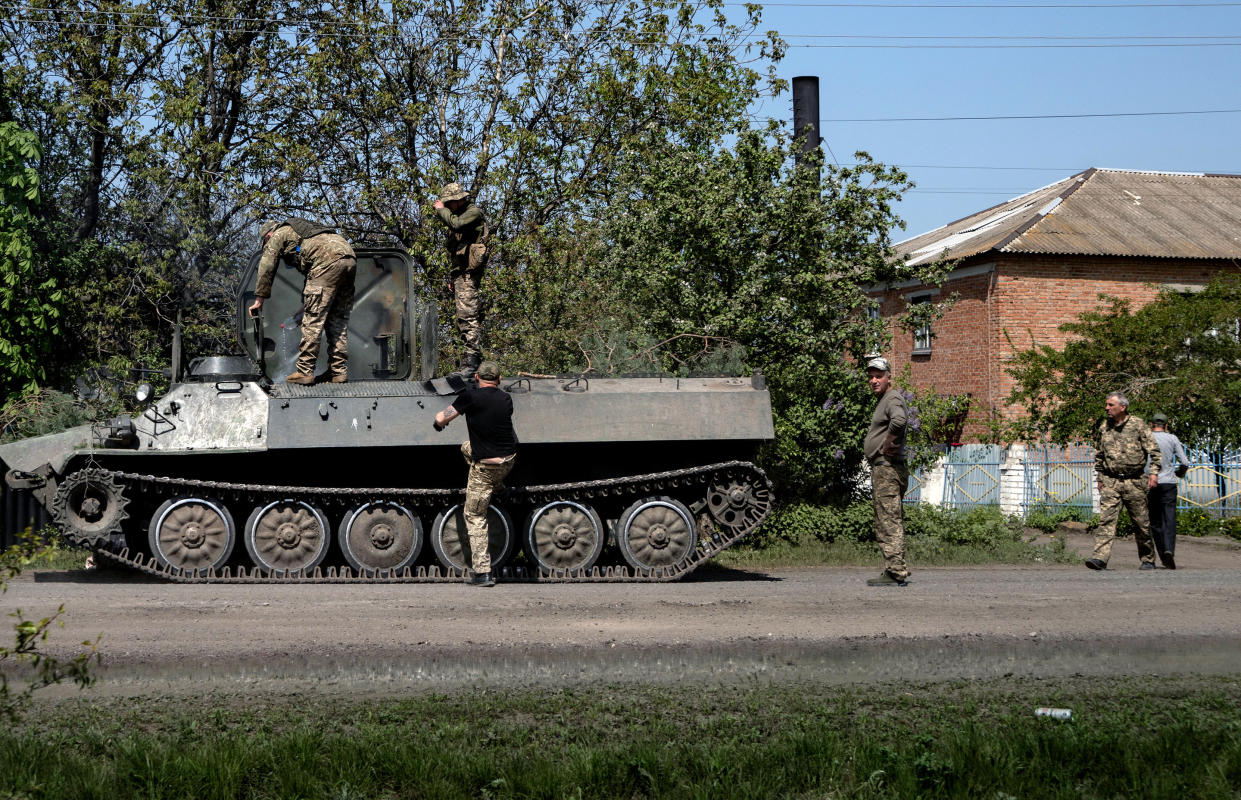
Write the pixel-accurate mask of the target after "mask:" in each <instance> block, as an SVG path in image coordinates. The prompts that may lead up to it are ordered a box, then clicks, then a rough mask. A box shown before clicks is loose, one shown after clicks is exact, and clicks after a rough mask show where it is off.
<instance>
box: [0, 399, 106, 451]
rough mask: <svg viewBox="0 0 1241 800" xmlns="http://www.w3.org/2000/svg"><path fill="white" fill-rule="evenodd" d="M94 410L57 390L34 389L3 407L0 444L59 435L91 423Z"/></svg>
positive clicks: (0, 421) (1, 408) (0, 411)
mask: <svg viewBox="0 0 1241 800" xmlns="http://www.w3.org/2000/svg"><path fill="white" fill-rule="evenodd" d="M92 416H93V411H92V409H90V408H88V407H87V406H84V405H82V404H81V403H79V402H78V401H77V400H75V399H74V398H73V396H72V395H69V394H66V393H64V392H59V391H56V390H55V389H34V390H31V391H26V392H23V393H21V394H20V395H18V396H17V397H15V398H13V399H11V400H9V401H8V402H7V403H5V404H4V406H3V407H0V442H10V441H13V440H15V439H25V438H28V437H31V436H42V435H44V434H47V433H58V432H60V431H63V430H67V429H69V428H72V427H74V426H75V425H82V424H84V423H86V422H89V421H90V420H91V417H92Z"/></svg>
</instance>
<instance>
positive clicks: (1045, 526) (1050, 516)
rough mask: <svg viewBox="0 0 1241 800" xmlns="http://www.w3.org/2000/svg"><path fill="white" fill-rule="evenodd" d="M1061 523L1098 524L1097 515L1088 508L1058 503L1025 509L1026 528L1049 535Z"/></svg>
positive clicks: (1038, 504) (1042, 504)
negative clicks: (1035, 529)
mask: <svg viewBox="0 0 1241 800" xmlns="http://www.w3.org/2000/svg"><path fill="white" fill-rule="evenodd" d="M1061 522H1084V523H1086V524H1087V525H1094V524H1097V522H1098V515H1097V514H1095V513H1094V512H1093V511H1092V510H1091V509H1089V508H1083V507H1081V506H1070V505H1063V504H1060V503H1036V504H1034V505H1031V506H1030V507H1029V508H1028V509H1026V516H1025V524H1026V527H1029V528H1037V529H1038V530H1040V531H1043V532H1044V533H1051V532H1052V531H1054V530H1055V529H1056V527H1057V526H1059V525H1060V523H1061Z"/></svg>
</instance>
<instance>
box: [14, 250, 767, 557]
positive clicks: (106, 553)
mask: <svg viewBox="0 0 1241 800" xmlns="http://www.w3.org/2000/svg"><path fill="white" fill-rule="evenodd" d="M359 256H360V258H359V291H358V299H357V301H356V302H355V307H354V318H353V319H351V325H350V352H351V359H350V378H351V380H350V382H349V383H345V384H332V383H322V384H316V385H313V386H300V385H293V384H285V383H274V384H273V383H271V382H270V380H268V379H267V378H266V377H265V376H263V375H261V374H260V373H261V372H262V371H263V369H262V366H260V365H265V364H266V363H267V362H269V361H270V362H279V361H280V360H281V359H282V358H286V357H287V349H285V350H282V348H281V345H280V343H279V342H277V341H275V340H274V339H273V338H271V337H268V336H266V335H263V334H262V333H261V332H259V331H257V330H255V329H253V328H252V329H251V330H250V331H249V332H248V333H250V334H251V335H249V336H247V335H246V334H247V331H246V329H245V327H241V326H239V327H241V330H240V331H239V332H240V333H242V334H243V341H246V342H247V345H248V346H249V353H248V356H249V358H248V359H241V360H240V362H239V361H238V360H237V359H235V358H234V359H228V358H224V359H209V360H207V362H204V363H200V364H198V365H196V367H195V368H194V369H191V370H190V371H189V372H188V374H187V375H186V376H184V377H182V376H176V377H179V378H181V380H179V381H177V382H174V383H173V385H172V388H171V389H170V391H169V392H168V393H167V394H165V395H164V396H163V397H161V398H159V399H158V400H157V401H156V402H154V403H152V404H151V405H150V406H149V407H147V408H146V409H145V410H144V412H143V413H142V414H141V415H140V416H136V417H135V418H134V419H132V420H116V421H113V422H112V423H111V424H110V425H108V426H88V427H83V428H77V429H73V430H71V431H67V432H65V433H62V434H55V435H52V436H47V437H40V438H38V439H31V440H26V441H23V442H17V443H14V444H10V445H5V446H2V447H0V459H3V461H4V462H5V467H6V468H7V470H8V472H7V480H8V482H9V484H10V485H11V486H13V487H14V488H25V489H28V490H30V491H32V492H33V493H34V494H35V496H36V497H37V498H38V499H39V500H40V501H41V502H43V503H44V504H45V505H46V506H47V507H48V509H49V511H50V512H51V514H52V517H53V519H54V520H55V522H56V523H57V525H58V526H59V527H60V528H61V529H62V530H63V531H64V532H65V534H66V535H67V536H68V537H69V538H70V539H72V540H74V541H76V542H79V543H81V544H84V545H86V546H89V547H91V548H94V549H95V550H96V551H97V552H98V553H99V554H100V556H101V558H106V559H111V560H113V561H119V562H123V563H125V564H127V565H129V566H131V567H133V568H135V569H140V570H143V571H146V572H149V573H153V574H156V575H159V576H160V577H163V578H166V579H169V580H177V581H246V582H252V581H269V580H270V581H289V580H303V581H354V580H360V581H376V580H379V581H435V580H460V579H461V577H462V576H463V575H464V574H465V571H466V569H467V567H468V565H469V550H468V548H469V545H468V539H467V537H466V535H465V525H464V520H463V515H462V513H461V503H462V500H463V499H464V490H463V487H464V485H465V477H466V472H467V465H466V463H465V461H464V459H463V458H462V456H461V454H460V452H459V446H460V444H461V442H462V441H463V439H464V438H465V436H466V428H465V424H464V421H461V422H459V423H457V424H456V425H454V426H453V427H451V428H450V429H448V430H447V431H444V432H437V431H436V430H434V429H433V427H432V422H433V420H434V417H435V414H436V412H438V411H440V410H442V409H444V408H445V407H447V406H448V405H449V404H450V402H451V401H452V400H453V399H454V396H455V393H456V391H457V390H458V389H460V387H461V384H460V383H459V382H452V383H450V382H449V381H446V380H444V379H442V378H439V379H434V378H431V374H433V372H434V353H435V347H434V345H435V335H434V334H435V328H436V324H435V319H434V314H433V313H432V312H431V311H429V309H428V308H426V307H420V306H418V305H417V304H416V303H413V302H411V301H410V300H409V298H410V297H411V293H410V292H409V291H408V274H407V272H406V274H405V275H399V274H397V275H394V274H392V273H393V272H394V271H396V272H399V271H400V270H402V269H404V270H408V263H407V261H406V260H405V259H404V257H403V256H401V255H400V254H398V253H392V252H388V251H383V252H382V253H379V254H375V253H369V252H360V253H359ZM253 267H254V262H253V261H252V262H251V269H250V270H249V271H248V273H247V276H246V281H245V282H243V289H242V291H241V292H239V319H242V320H244V317H242V314H243V313H244V307H245V306H246V305H247V304H248V302H249V299H250V297H249V295H248V293H247V286H248V287H249V288H250V289H252V287H253V280H254V276H253ZM286 283H288V284H289V287H290V289H289V291H286V292H285V293H284V295H283V296H281V295H279V294H274V295H273V298H272V300H271V301H269V302H268V305H267V306H265V310H266V309H267V308H268V307H271V306H275V308H274V309H272V310H273V311H274V316H275V318H277V319H281V318H284V319H285V322H284V324H285V325H286V326H288V325H289V324H290V320H291V319H292V318H293V317H294V314H293V313H292V312H291V311H290V309H292V308H293V305H292V303H293V299H294V297H293V296H292V288H293V287H294V286H297V287H300V284H297V283H296V282H295V281H293V280H288V281H286ZM279 285H280V282H278V283H277V288H279ZM402 286H404V287H405V288H403V289H402ZM374 287H379V289H380V290H381V291H375V290H374ZM377 295H382V298H381V299H383V302H382V303H380V302H376V301H375V298H376V296H377ZM281 303H284V304H285V305H286V306H287V307H286V308H283V309H282V308H281V307H280V306H281ZM394 304H395V305H396V306H397V307H396V308H394V307H393V305H394ZM368 307H369V308H370V309H371V313H369V314H368V311H367V309H368ZM286 311H289V312H290V313H289V314H288V317H287V318H285V316H284V315H285V312H286ZM294 327H295V326H294ZM282 330H284V329H282ZM368 343H369V344H368ZM174 361H175V359H174ZM278 370H279V368H277V371H278ZM368 373H369V374H368ZM278 377H279V375H277V378H278ZM501 388H502V389H503V390H504V391H506V392H508V393H509V394H510V395H511V396H512V399H513V405H514V417H513V422H514V426H515V428H516V430H517V433H518V436H519V438H520V440H521V445H520V449H519V452H518V457H517V464H516V466H515V467H514V469H513V471H512V473H511V474H510V475H509V477H508V479H507V481H506V483H507V487H506V488H505V489H504V490H503V491H501V492H499V493H498V494H497V495H496V496H495V497H494V498H493V504H492V507H491V510H490V532H491V555H492V561H493V564H494V565H495V568H496V571H497V572H498V574H499V576H500V577H501V578H502V579H503V578H508V579H529V580H672V579H676V578H679V577H681V576H682V575H685V574H686V573H688V572H689V571H691V570H693V569H694V568H696V567H697V566H699V565H701V564H702V563H704V562H705V561H706V560H708V559H710V558H711V557H712V556H714V555H715V554H716V553H718V552H720V551H721V550H723V549H724V548H726V547H728V546H729V545H731V544H733V543H734V542H736V541H737V540H739V539H740V538H741V537H743V536H744V535H745V534H746V533H748V532H750V531H751V530H753V529H754V528H755V527H756V526H757V525H758V524H759V523H760V522H761V521H762V520H763V518H764V517H765V516H766V514H767V512H768V510H769V508H770V506H771V501H772V496H771V487H770V483H769V482H768V480H767V478H766V476H765V475H764V474H763V473H762V471H761V470H759V469H758V468H757V467H756V466H755V465H754V464H753V458H754V455H755V451H756V449H757V447H758V446H759V445H761V443H763V442H764V441H767V440H769V439H771V438H772V436H773V428H772V418H771V406H770V398H769V396H768V393H767V391H766V388H765V386H764V385H763V382H762V379H761V377H755V378H750V377H747V378H737V377H694V378H676V377H628V378H592V377H589V376H564V377H556V378H547V377H517V378H506V379H504V380H502V381H501Z"/></svg>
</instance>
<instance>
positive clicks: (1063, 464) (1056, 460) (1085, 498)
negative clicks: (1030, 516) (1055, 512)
mask: <svg viewBox="0 0 1241 800" xmlns="http://www.w3.org/2000/svg"><path fill="white" fill-rule="evenodd" d="M1094 482H1095V475H1094V448H1093V447H1091V446H1090V445H1088V444H1070V445H1055V444H1041V445H1033V446H1031V447H1030V448H1029V449H1028V450H1027V451H1026V464H1025V481H1024V484H1025V489H1024V491H1023V493H1022V494H1023V497H1022V508H1023V509H1024V510H1025V511H1026V512H1027V513H1028V512H1029V511H1030V509H1031V508H1035V507H1038V506H1067V507H1070V508H1081V509H1085V510H1087V511H1090V510H1092V509H1093V508H1094V496H1093V494H1092V488H1093V485H1094Z"/></svg>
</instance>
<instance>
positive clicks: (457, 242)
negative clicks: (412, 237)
mask: <svg viewBox="0 0 1241 800" xmlns="http://www.w3.org/2000/svg"><path fill="white" fill-rule="evenodd" d="M435 213H436V214H438V215H439V218H440V222H442V223H444V224H445V225H447V226H448V242H447V244H448V252H449V253H451V254H452V255H453V257H454V258H453V266H454V267H455V266H458V264H457V261H458V259H464V258H466V257H467V256H468V255H469V252H470V245H472V244H478V243H480V242H481V243H483V244H486V242H484V241H483V240H484V239H485V238H486V237H487V220H486V218H485V217H484V216H483V210H482V209H481V208H479V207H478V206H476V205H474V204H473V203H470V204H469V205H468V206H467V207H466V209H465V211H462V212H461V213H460V214H454V213H452V209H450V208H448V206H444V207H443V208H438V209H436V210H435Z"/></svg>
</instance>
